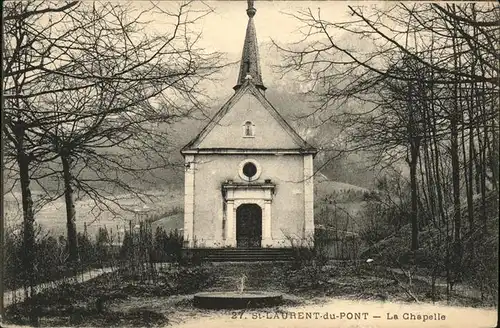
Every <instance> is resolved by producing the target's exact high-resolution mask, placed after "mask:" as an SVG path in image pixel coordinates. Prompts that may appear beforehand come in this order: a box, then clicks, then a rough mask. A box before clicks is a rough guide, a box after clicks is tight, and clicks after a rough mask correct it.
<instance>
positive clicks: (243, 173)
mask: <svg viewBox="0 0 500 328" xmlns="http://www.w3.org/2000/svg"><path fill="white" fill-rule="evenodd" d="M261 173H262V168H261V167H260V165H259V163H258V162H257V161H256V160H254V159H245V160H243V161H241V162H240V165H239V168H238V174H239V176H240V178H241V179H242V180H243V181H247V182H251V181H256V180H257V179H259V177H260V174H261Z"/></svg>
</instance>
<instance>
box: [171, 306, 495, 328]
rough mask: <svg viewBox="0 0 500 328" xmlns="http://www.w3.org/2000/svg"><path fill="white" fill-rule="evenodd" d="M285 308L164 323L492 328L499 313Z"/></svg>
mask: <svg viewBox="0 0 500 328" xmlns="http://www.w3.org/2000/svg"><path fill="white" fill-rule="evenodd" d="M286 311H288V312H287V313H286V312H281V313H280V312H272V311H271V312H269V311H249V312H246V313H241V311H239V312H235V313H233V314H231V313H225V314H221V313H218V312H213V314H212V315H210V316H203V317H194V318H191V319H188V320H187V321H186V322H184V323H181V324H174V325H173V326H166V327H165V328H167V327H178V328H198V327H203V328H219V327H222V328H224V327H231V328H232V327H238V328H240V327H241V328H249V327H257V328H264V327H266V328H267V327H269V328H299V327H304V328H309V327H313V328H332V327H346V328H347V327H349V328H354V327H363V328H368V327H398V328H399V327H429V328H431V327H450V328H451V327H464V328H487V327H491V328H493V327H496V326H497V314H498V312H497V310H496V309H476V308H466V307H451V306H444V305H433V304H405V303H392V302H386V303H382V302H372V301H350V300H349V301H348V300H340V299H336V300H331V301H328V302H327V303H324V304H321V305H308V306H302V307H289V308H286ZM325 315H329V316H330V318H325ZM356 315H357V320H356ZM419 315H420V317H419ZM293 316H295V318H293ZM306 316H308V317H306ZM377 316H378V317H379V318H377ZM396 317H397V319H396Z"/></svg>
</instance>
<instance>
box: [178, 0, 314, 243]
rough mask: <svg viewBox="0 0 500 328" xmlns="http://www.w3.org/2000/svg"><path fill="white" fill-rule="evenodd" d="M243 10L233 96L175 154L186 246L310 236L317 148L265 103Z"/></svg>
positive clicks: (250, 30)
mask: <svg viewBox="0 0 500 328" xmlns="http://www.w3.org/2000/svg"><path fill="white" fill-rule="evenodd" d="M246 13H247V16H248V25H247V29H246V35H245V41H244V44H243V53H242V56H241V62H240V70H239V76H238V80H237V81H236V85H235V86H234V91H235V92H234V94H233V95H232V96H231V97H230V98H229V99H228V100H227V102H226V103H225V104H224V105H223V106H222V108H220V110H219V111H218V112H217V113H216V114H215V115H214V117H213V118H212V119H211V121H210V122H209V123H208V124H207V125H206V126H205V127H204V128H203V129H202V130H201V131H200V133H199V134H198V135H197V136H196V137H195V138H194V139H193V140H191V142H189V143H188V144H187V145H186V146H184V147H183V148H182V150H181V153H182V155H183V157H184V163H185V182H184V188H185V190H184V191H185V193H184V229H183V232H184V242H185V247H186V248H242V249H249V248H290V247H291V246H292V241H296V242H300V241H301V240H302V241H304V242H307V241H311V240H312V238H311V237H312V235H313V234H314V204H313V201H314V195H313V193H314V186H313V175H314V174H313V173H314V171H313V158H314V156H315V155H316V153H317V150H316V149H315V148H314V147H312V146H311V145H309V144H308V143H307V142H306V141H305V140H304V139H302V138H301V137H300V136H299V135H298V134H297V132H296V131H295V130H294V129H293V128H292V127H291V126H290V125H289V124H288V123H287V122H286V121H285V119H284V118H283V116H282V115H280V113H279V112H278V110H277V109H276V108H274V107H273V105H272V104H271V103H270V102H269V101H268V100H267V98H266V94H265V92H266V87H265V86H264V82H263V79H262V73H261V68H260V60H259V51H258V44H257V35H256V30H255V25H254V19H255V14H256V9H255V8H254V5H253V1H248V9H247V10H246ZM281 110H286V108H284V109H281Z"/></svg>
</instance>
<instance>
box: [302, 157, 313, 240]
mask: <svg viewBox="0 0 500 328" xmlns="http://www.w3.org/2000/svg"><path fill="white" fill-rule="evenodd" d="M313 178H314V171H313V156H312V155H305V156H304V238H309V237H312V236H314V180H313Z"/></svg>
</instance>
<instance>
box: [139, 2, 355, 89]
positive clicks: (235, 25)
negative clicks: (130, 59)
mask: <svg viewBox="0 0 500 328" xmlns="http://www.w3.org/2000/svg"><path fill="white" fill-rule="evenodd" d="M147 3H148V2H145V1H144V2H142V1H137V2H134V4H135V6H141V5H146V4H147ZM348 4H352V2H349V3H348V2H341V1H258V0H257V1H255V3H254V7H255V8H256V9H257V13H256V15H255V17H254V23H255V27H256V31H257V39H258V42H259V48H260V49H259V50H260V57H261V60H260V62H261V68H262V72H263V78H264V82H266V80H267V81H270V80H272V79H273V78H275V76H272V72H271V71H272V69H271V65H275V64H277V63H278V60H279V56H278V55H277V54H275V57H274V56H273V58H266V54H267V55H268V52H266V50H265V49H264V47H263V46H264V45H267V44H270V42H271V40H275V41H277V42H278V43H279V44H282V45H285V44H287V43H290V42H293V41H297V40H299V39H300V38H301V36H302V34H301V33H300V31H299V29H300V27H301V26H302V24H301V23H300V22H299V21H298V20H297V19H296V18H294V17H291V16H290V15H287V14H295V13H297V12H298V11H300V10H306V9H308V8H311V10H313V11H317V10H318V8H320V10H321V13H322V17H324V18H325V19H328V20H330V21H340V20H342V21H344V20H346V19H349V15H347V9H348V8H347V5H348ZM177 5H178V3H176V2H173V1H160V2H159V3H158V6H159V7H160V8H162V9H169V8H171V9H173V8H175V6H177ZM205 6H210V8H212V9H213V11H214V12H213V13H211V14H210V15H207V16H205V17H204V18H203V19H202V20H200V21H198V22H197V24H196V26H195V27H194V28H195V29H196V30H198V31H200V32H202V39H201V40H200V41H199V44H198V45H199V46H201V47H203V48H205V49H206V50H208V51H214V52H215V51H217V52H223V53H225V54H226V56H227V59H228V60H229V61H238V60H239V59H240V56H241V52H242V49H243V42H244V38H245V31H246V26H247V22H248V16H247V14H246V9H247V1H206V2H201V1H200V2H196V3H195V6H194V8H199V9H202V8H206V7H205ZM162 17H164V16H158V17H157V18H152V19H153V20H154V21H153V22H152V24H151V25H150V26H149V28H152V29H153V30H154V31H156V32H161V31H165V30H166V27H167V25H166V24H165V22H164V21H162ZM237 73H238V71H237V68H234V69H232V70H231V71H230V72H229V74H228V75H229V76H227V81H228V82H227V83H228V85H229V84H231V83H233V84H234V81H236V78H237V76H236V75H237ZM233 75H234V76H233ZM226 87H227V86H226V85H224V88H226ZM228 92H230V91H228Z"/></svg>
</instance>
